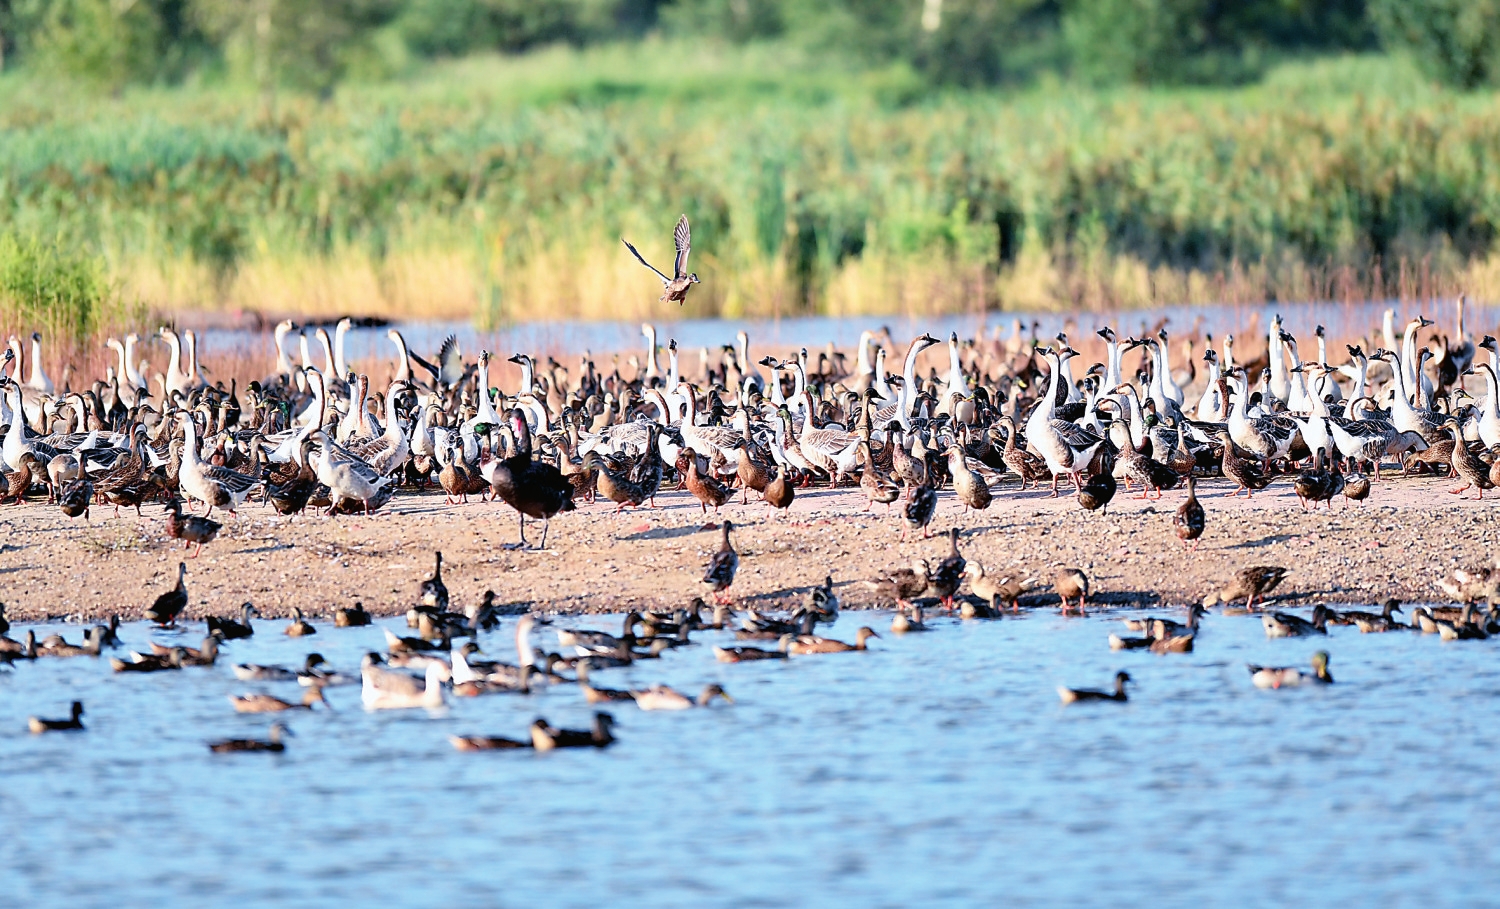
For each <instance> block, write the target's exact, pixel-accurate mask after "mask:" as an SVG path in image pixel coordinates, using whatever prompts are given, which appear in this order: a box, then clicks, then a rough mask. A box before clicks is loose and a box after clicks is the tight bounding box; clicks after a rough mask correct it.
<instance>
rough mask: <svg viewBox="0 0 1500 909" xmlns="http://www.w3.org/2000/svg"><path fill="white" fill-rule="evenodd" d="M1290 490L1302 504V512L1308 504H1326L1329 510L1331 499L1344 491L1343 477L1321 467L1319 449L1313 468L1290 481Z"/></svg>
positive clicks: (1321, 457) (1321, 451) (1331, 504)
mask: <svg viewBox="0 0 1500 909" xmlns="http://www.w3.org/2000/svg"><path fill="white" fill-rule="evenodd" d="M1292 488H1293V489H1294V490H1296V492H1297V498H1298V499H1299V500H1300V501H1301V502H1302V510H1303V511H1306V510H1307V503H1308V502H1312V503H1313V504H1314V505H1316V504H1317V503H1319V502H1327V503H1328V507H1329V508H1330V509H1331V508H1333V497H1334V496H1336V495H1338V494H1339V493H1340V492H1343V491H1344V476H1343V474H1341V473H1339V472H1338V471H1337V470H1329V469H1328V468H1326V467H1325V466H1323V449H1321V448H1320V449H1318V452H1317V456H1316V459H1315V461H1314V463H1313V466H1312V467H1309V468H1307V469H1305V470H1303V471H1301V472H1300V473H1298V474H1297V478H1296V479H1295V480H1293V481H1292Z"/></svg>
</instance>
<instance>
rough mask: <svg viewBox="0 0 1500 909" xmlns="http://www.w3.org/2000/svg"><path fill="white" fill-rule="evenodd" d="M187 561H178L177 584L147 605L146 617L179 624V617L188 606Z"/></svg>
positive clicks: (166, 624)
mask: <svg viewBox="0 0 1500 909" xmlns="http://www.w3.org/2000/svg"><path fill="white" fill-rule="evenodd" d="M186 578H187V563H186V562H178V563H177V586H176V587H173V588H172V589H171V590H168V591H167V592H166V593H164V594H162V595H161V596H159V597H157V598H156V602H154V603H152V604H151V605H150V606H148V607H146V618H148V619H150V620H151V621H153V622H155V623H156V624H158V625H160V626H162V627H163V628H165V627H167V626H169V625H175V624H177V617H178V616H179V615H181V614H182V611H183V610H184V609H186V608H187V604H188V596H187V584H186V582H185V579H186Z"/></svg>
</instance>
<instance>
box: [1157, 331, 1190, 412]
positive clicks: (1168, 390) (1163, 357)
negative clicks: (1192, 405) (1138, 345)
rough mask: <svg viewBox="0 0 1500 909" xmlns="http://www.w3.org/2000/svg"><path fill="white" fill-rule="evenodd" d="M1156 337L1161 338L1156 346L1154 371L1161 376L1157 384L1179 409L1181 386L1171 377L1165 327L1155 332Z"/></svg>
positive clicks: (1163, 395) (1181, 397)
mask: <svg viewBox="0 0 1500 909" xmlns="http://www.w3.org/2000/svg"><path fill="white" fill-rule="evenodd" d="M1157 337H1158V338H1160V339H1161V344H1160V345H1158V346H1157V347H1156V371H1157V373H1158V374H1159V375H1160V376H1161V378H1160V380H1159V384H1160V386H1161V393H1162V397H1164V398H1165V399H1166V400H1168V401H1171V402H1172V403H1173V404H1176V405H1177V407H1178V409H1181V407H1182V402H1183V394H1182V388H1181V387H1180V386H1178V384H1177V380H1176V379H1174V378H1172V364H1171V358H1170V357H1169V356H1168V355H1167V354H1168V351H1169V349H1170V346H1169V344H1168V343H1167V330H1166V329H1165V328H1163V329H1161V331H1159V332H1157ZM1164 412H1165V411H1164Z"/></svg>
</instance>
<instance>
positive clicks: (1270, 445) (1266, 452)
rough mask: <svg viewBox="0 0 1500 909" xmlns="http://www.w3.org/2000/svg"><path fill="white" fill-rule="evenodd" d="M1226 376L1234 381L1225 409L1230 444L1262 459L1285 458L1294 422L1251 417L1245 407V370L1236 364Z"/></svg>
mask: <svg viewBox="0 0 1500 909" xmlns="http://www.w3.org/2000/svg"><path fill="white" fill-rule="evenodd" d="M1230 379H1231V381H1233V382H1234V383H1235V394H1234V396H1233V397H1234V400H1233V402H1232V404H1231V406H1230V409H1229V436H1230V438H1232V439H1234V444H1236V445H1238V446H1239V447H1241V448H1243V449H1245V450H1246V451H1248V452H1250V453H1252V454H1254V455H1255V456H1256V457H1258V458H1260V459H1261V460H1262V461H1263V462H1270V461H1272V460H1274V459H1276V458H1284V457H1286V456H1287V454H1288V453H1289V452H1290V451H1291V447H1292V439H1293V438H1294V437H1295V436H1296V434H1297V433H1296V427H1295V424H1293V423H1291V422H1290V421H1289V420H1288V421H1285V422H1283V421H1282V420H1279V419H1277V418H1276V417H1270V416H1266V417H1258V418H1256V419H1254V420H1251V419H1250V417H1249V415H1248V414H1247V413H1246V410H1245V405H1246V402H1247V401H1249V399H1250V383H1249V382H1248V380H1247V379H1246V378H1245V371H1244V370H1243V369H1240V368H1238V367H1236V369H1235V371H1234V373H1233V374H1232V375H1231V376H1230Z"/></svg>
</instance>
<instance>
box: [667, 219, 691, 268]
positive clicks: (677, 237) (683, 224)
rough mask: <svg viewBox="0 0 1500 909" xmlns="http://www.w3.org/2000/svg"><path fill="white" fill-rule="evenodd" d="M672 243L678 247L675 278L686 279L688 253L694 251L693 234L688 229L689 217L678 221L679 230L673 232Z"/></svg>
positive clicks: (674, 265) (674, 266)
mask: <svg viewBox="0 0 1500 909" xmlns="http://www.w3.org/2000/svg"><path fill="white" fill-rule="evenodd" d="M672 242H673V243H674V244H675V245H676V247H677V261H676V263H674V264H673V266H672V270H673V272H674V274H673V277H675V278H686V277H687V273H688V270H687V260H688V253H690V252H692V251H693V232H692V230H691V229H690V228H689V227H688V219H687V215H683V216H682V217H680V218H678V219H677V228H676V229H675V230H673V231H672Z"/></svg>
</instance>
